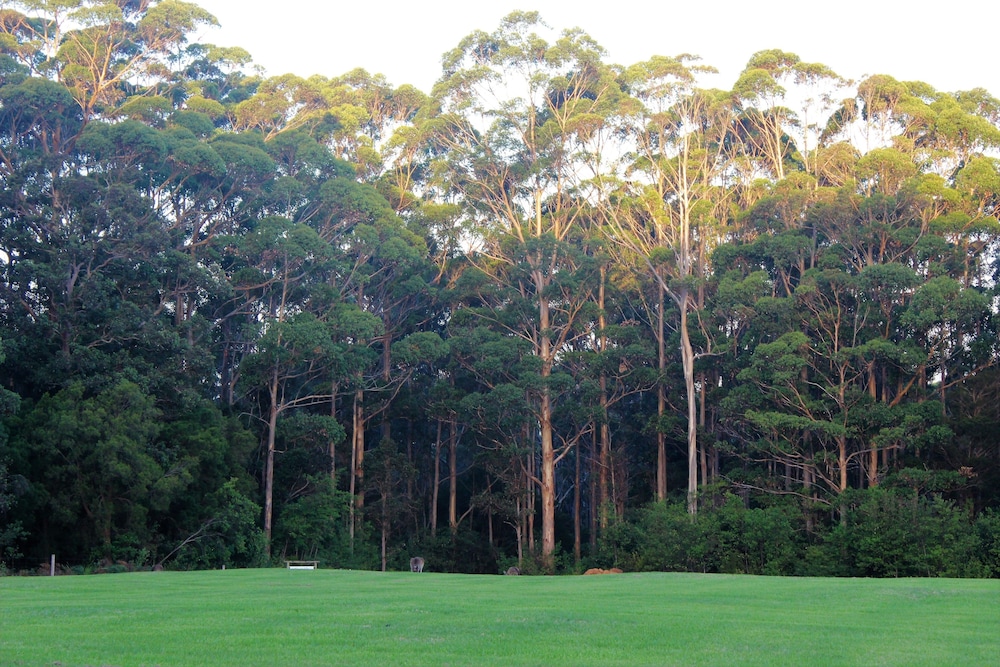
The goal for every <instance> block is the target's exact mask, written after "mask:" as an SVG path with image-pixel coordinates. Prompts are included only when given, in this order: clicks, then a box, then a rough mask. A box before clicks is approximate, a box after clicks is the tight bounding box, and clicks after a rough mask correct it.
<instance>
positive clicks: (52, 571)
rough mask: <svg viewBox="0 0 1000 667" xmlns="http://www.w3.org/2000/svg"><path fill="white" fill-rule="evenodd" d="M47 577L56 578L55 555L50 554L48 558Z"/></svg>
mask: <svg viewBox="0 0 1000 667" xmlns="http://www.w3.org/2000/svg"><path fill="white" fill-rule="evenodd" d="M49 576H50V577H54V576H56V555H55V554H52V556H51V558H49Z"/></svg>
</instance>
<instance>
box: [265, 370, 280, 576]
mask: <svg viewBox="0 0 1000 667" xmlns="http://www.w3.org/2000/svg"><path fill="white" fill-rule="evenodd" d="M268 393H269V395H270V399H271V410H270V413H269V414H268V419H267V457H266V458H265V461H264V549H265V553H266V554H267V556H268V558H270V556H271V517H272V515H273V510H274V443H275V434H276V432H277V429H278V367H277V366H275V367H274V370H273V371H272V374H271V386H270V387H268Z"/></svg>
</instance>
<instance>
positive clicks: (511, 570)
mask: <svg viewBox="0 0 1000 667" xmlns="http://www.w3.org/2000/svg"><path fill="white" fill-rule="evenodd" d="M505 574H509V575H513V576H516V575H519V574H521V568H519V567H517V566H516V565H514V566H511V567H508V568H507V572H506V573H505Z"/></svg>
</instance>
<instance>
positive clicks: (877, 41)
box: [193, 0, 1000, 97]
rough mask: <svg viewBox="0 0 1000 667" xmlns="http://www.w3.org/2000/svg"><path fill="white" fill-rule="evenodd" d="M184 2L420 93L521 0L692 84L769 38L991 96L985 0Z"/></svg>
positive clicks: (335, 65) (824, 57) (730, 75)
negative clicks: (685, 63) (676, 60)
mask: <svg viewBox="0 0 1000 667" xmlns="http://www.w3.org/2000/svg"><path fill="white" fill-rule="evenodd" d="M193 1H194V2H195V3H196V4H198V5H200V6H201V7H203V8H205V9H206V10H208V11H209V12H211V13H212V14H214V15H215V16H216V18H218V20H219V22H220V23H221V25H222V27H221V28H220V29H211V30H208V31H206V32H205V33H204V34H202V35H200V36H197V37H196V38H195V39H197V40H198V41H202V42H207V43H212V44H218V45H222V46H242V47H243V48H245V49H247V50H248V51H249V52H250V53H251V54H252V55H253V57H254V62H255V63H256V64H258V65H261V66H263V67H264V68H265V69H266V71H267V74H269V75H277V74H283V73H286V72H291V73H293V74H298V75H300V76H303V77H308V76H311V75H313V74H321V75H323V76H328V77H333V76H337V75H340V74H343V73H345V72H347V71H349V70H351V69H354V68H356V67H362V68H364V69H366V70H368V71H369V72H371V73H373V74H374V73H381V74H384V75H385V76H386V78H387V79H388V80H389V82H390V83H391V84H393V85H396V86H398V85H400V84H403V83H410V84H413V85H415V86H416V87H417V88H419V89H421V90H423V91H424V92H430V89H431V86H432V85H433V83H434V81H435V80H436V79H437V78H438V76H439V75H440V61H441V54H443V53H444V52H445V51H448V50H450V49H452V48H454V47H455V46H456V45H457V44H458V42H459V40H461V39H462V38H463V37H464V36H466V35H468V34H469V33H471V32H472V31H473V30H477V29H481V30H485V31H486V32H492V31H493V30H495V29H496V28H497V26H498V25H499V22H500V19H501V18H502V17H503V16H505V15H506V14H508V13H510V12H511V11H513V10H516V9H523V10H537V11H539V12H540V13H541V16H542V18H543V19H544V20H545V22H546V23H548V24H549V25H550V26H552V27H553V28H554V29H556V31H557V33H558V32H561V31H562V30H563V29H565V28H572V27H580V28H582V29H583V30H584V31H585V32H587V33H588V34H590V35H591V36H592V37H593V38H594V39H596V40H597V42H598V43H600V44H601V45H602V46H603V47H604V48H605V49H607V50H608V52H609V55H608V58H607V60H608V62H615V63H620V64H623V65H628V64H632V63H634V62H638V61H641V60H645V59H647V58H649V57H650V56H652V55H655V54H660V55H669V56H672V55H677V54H680V53H692V54H696V55H699V56H701V57H702V62H703V63H704V64H707V65H712V66H714V67H716V68H717V69H718V70H720V75H719V76H718V77H713V78H712V79H704V80H702V82H701V83H702V85H706V86H715V87H719V88H729V87H730V86H732V84H733V83H734V82H735V80H736V76H737V75H738V73H739V71H740V70H741V69H742V68H743V66H744V65H745V64H746V62H747V60H748V59H749V58H750V56H751V55H752V54H753V53H754V52H756V51H759V50H761V49H771V48H778V49H781V50H783V51H790V52H792V53H795V54H797V55H798V56H799V57H800V58H801V59H802V60H803V61H807V62H820V63H823V64H824V65H827V66H828V67H830V68H831V69H833V70H834V71H835V72H837V73H838V74H840V75H841V76H844V77H847V78H851V79H859V78H862V77H864V76H865V75H868V74H889V75H891V76H893V77H895V78H897V79H900V80H903V81H907V80H921V81H924V82H926V83H929V84H930V85H932V86H934V87H935V88H937V89H938V90H941V91H948V92H953V91H957V90H967V89H970V88H976V87H982V88H986V89H987V90H989V91H990V92H991V93H992V94H993V95H995V96H998V97H1000V57H998V56H997V55H996V53H997V50H996V46H995V43H994V38H995V34H996V26H997V25H998V19H1000V4H997V3H995V1H994V0H950V1H949V2H947V3H934V4H930V3H928V4H927V5H926V6H920V5H921V4H922V3H919V1H913V0H910V1H906V0H826V1H823V2H810V1H809V0H797V1H794V0H793V1H789V0H742V1H736V0H714V1H713V0H707V1H705V2H700V3H695V2H692V1H691V0H687V2H684V1H683V0H681V1H679V2H662V1H659V2H658V0H645V1H642V0H605V1H603V2H598V1H597V0H494V1H493V2H490V0H486V1H485V2H482V3H480V2H476V0H466V1H464V2H463V1H461V0H423V1H417V0H410V1H408V2H400V1H399V0H383V1H382V2H359V1H358V0H354V1H353V2H351V1H348V2H343V1H340V2H338V1H336V0H333V1H330V0H326V1H324V0H279V1H277V2H275V1H267V0H193Z"/></svg>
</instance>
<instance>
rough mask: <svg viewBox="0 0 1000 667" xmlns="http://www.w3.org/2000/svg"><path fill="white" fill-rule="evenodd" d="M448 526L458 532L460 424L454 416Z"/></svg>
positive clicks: (449, 428) (450, 444)
mask: <svg viewBox="0 0 1000 667" xmlns="http://www.w3.org/2000/svg"><path fill="white" fill-rule="evenodd" d="M448 528H449V529H450V530H451V534H452V535H454V534H455V533H457V532H458V425H457V424H456V420H455V418H454V417H453V418H452V419H451V421H450V422H449V424H448Z"/></svg>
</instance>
